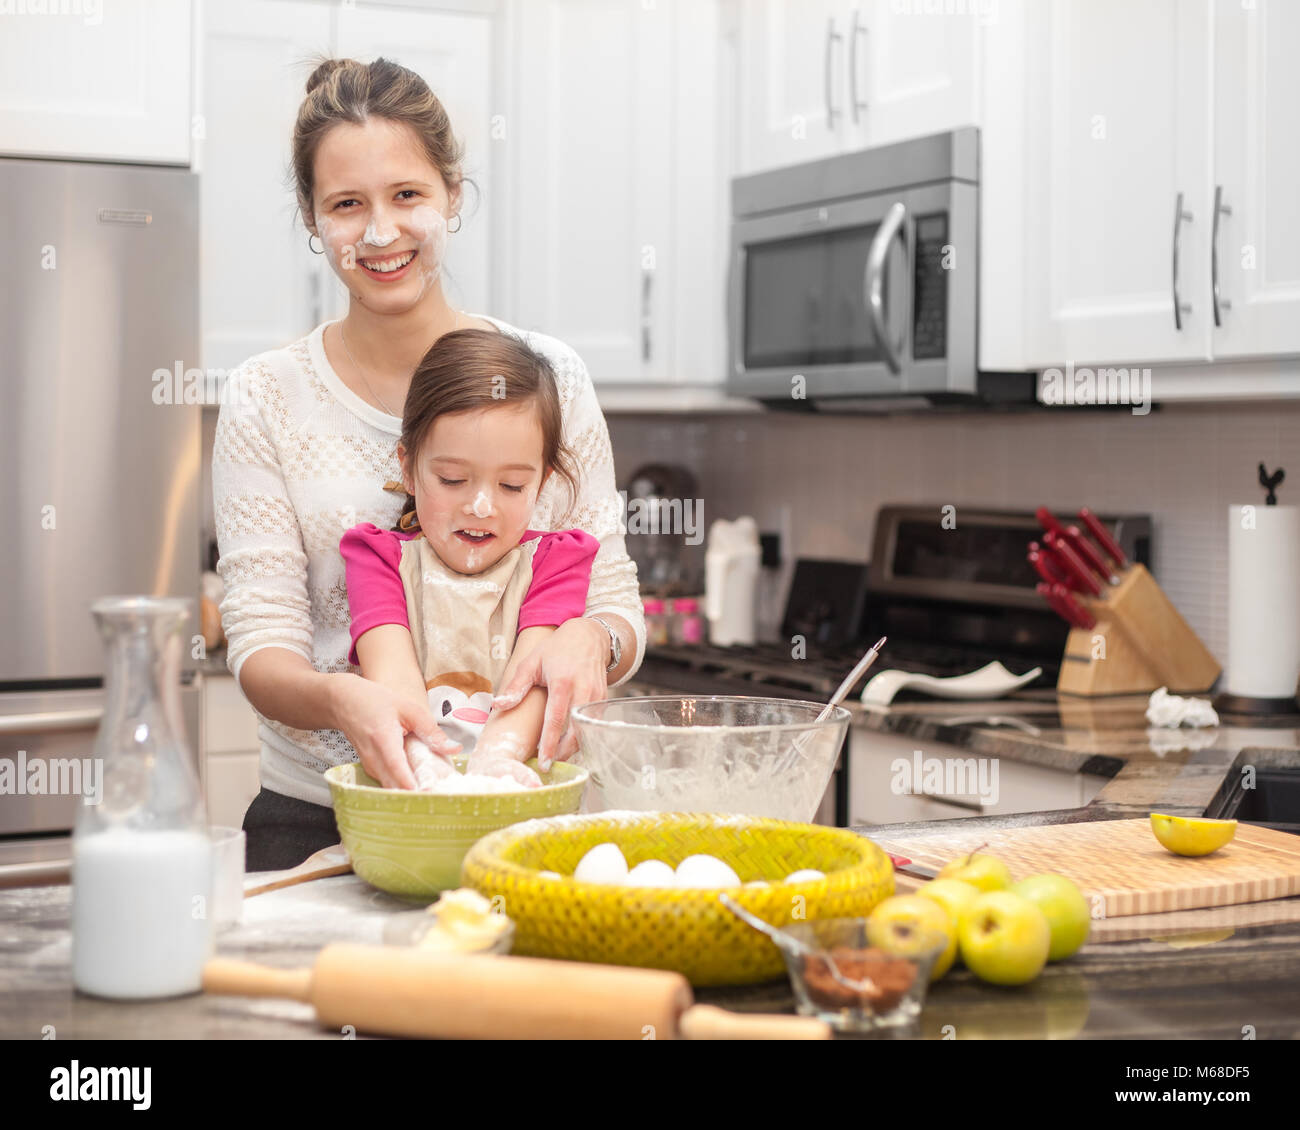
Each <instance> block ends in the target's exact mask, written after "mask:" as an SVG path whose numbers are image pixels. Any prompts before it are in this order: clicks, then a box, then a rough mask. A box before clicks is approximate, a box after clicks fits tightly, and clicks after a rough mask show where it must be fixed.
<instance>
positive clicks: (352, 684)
mask: <svg viewBox="0 0 1300 1130" xmlns="http://www.w3.org/2000/svg"><path fill="white" fill-rule="evenodd" d="M332 682H333V683H334V684H335V686H334V688H333V690H334V719H335V725H336V726H337V728H338V729H340V730H342V731H343V733H344V735H345V736H346V737H347V739H348V741H350V742H351V743H352V747H353V749H355V750H356V751H357V756H358V757H359V758H360V759H361V768H362V769H364V770H365V771H366V772H367V773H369V774H370V775H371V776H372V777H373V778H374V779H375V780H376V781H378V782H379V783H380V784H381V785H382V786H383V787H384V788H386V789H414V788H415V787H416V779H415V773H414V772H413V771H412V768H411V765H410V762H409V761H408V760H407V754H406V750H405V748H404V746H405V741H404V739H405V737H406V735H407V734H414V735H415V736H416V737H417V738H419V739H420V740H421V741H423V742H424V743H425V744H426V745H427V746H428V747H429V748H430V749H431V750H432V751H433V753H435V754H438V755H441V756H442V757H444V758H446V757H450V756H451V755H452V754H453V753H455V752H456V751H457V750H459V749H460V745H459V743H457V742H453V741H451V739H449V738H448V737H447V736H446V735H445V734H444V733H443V732H442V731H441V730H440V729H438V724H437V722H436V721H435V720H434V717H433V713H432V712H431V711H430V710H429V706H428V703H423V704H422V703H419V702H415V701H413V700H411V699H408V698H404V697H402V696H401V695H398V694H396V693H394V692H393V691H390V690H389V689H388V688H387V687H385V686H383V685H382V684H381V683H375V682H371V681H370V680H369V679H363V678H362V677H361V676H360V675H354V674H352V673H351V672H347V673H342V674H338V675H334V676H332Z"/></svg>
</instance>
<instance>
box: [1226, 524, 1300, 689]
mask: <svg viewBox="0 0 1300 1130" xmlns="http://www.w3.org/2000/svg"><path fill="white" fill-rule="evenodd" d="M1227 666H1228V669H1227V673H1226V675H1225V679H1224V681H1225V688H1226V690H1227V691H1228V693H1229V694H1236V695H1244V696H1247V697H1250V698H1289V697H1291V696H1293V695H1294V694H1295V693H1296V681H1297V680H1298V679H1300V508H1297V507H1295V506H1229V507H1228V665H1227Z"/></svg>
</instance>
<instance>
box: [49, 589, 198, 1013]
mask: <svg viewBox="0 0 1300 1130" xmlns="http://www.w3.org/2000/svg"><path fill="white" fill-rule="evenodd" d="M189 604H190V602H189V601H186V600H178V599H164V598H154V597H109V598H106V599H103V600H98V601H96V602H95V603H94V604H93V605H92V606H91V612H92V613H93V614H94V617H95V623H96V625H97V626H98V628H99V632H100V635H101V636H102V637H103V639H104V649H105V653H106V658H107V665H106V670H105V678H104V717H103V719H102V720H101V722H100V724H99V732H98V734H97V736H96V738H95V745H94V749H93V751H92V759H93V760H92V765H94V766H95V768H96V770H97V772H98V773H100V774H102V779H101V780H100V785H99V789H98V792H99V797H98V801H97V802H96V801H94V800H92V799H91V798H89V797H87V798H86V800H87V803H83V804H81V805H79V806H78V809H77V820H76V827H75V830H74V834H73V838H72V978H73V984H74V985H75V986H76V987H77V988H78V989H79V990H81V991H82V992H86V993H93V994H94V995H96V996H102V997H112V998H116V999H144V998H151V997H168V996H176V995H178V994H181V993H192V992H197V991H198V990H199V988H200V982H201V978H202V972H203V964H204V962H205V961H206V960H207V959H208V957H209V956H210V955H211V952H212V928H211V915H210V911H211V906H210V904H211V900H212V844H211V841H210V839H209V837H208V831H207V825H206V821H205V814H204V809H203V795H202V791H201V789H200V787H199V779H198V774H197V772H196V771H195V765H194V759H193V757H192V755H191V754H190V752H189V750H188V749H187V748H186V745H185V738H184V728H183V726H182V723H181V712H180V694H179V689H180V670H181V656H182V652H183V648H184V646H185V640H184V639H183V637H182V635H181V632H182V629H183V628H184V626H185V624H186V622H187V620H188V618H189ZM97 779H98V778H97Z"/></svg>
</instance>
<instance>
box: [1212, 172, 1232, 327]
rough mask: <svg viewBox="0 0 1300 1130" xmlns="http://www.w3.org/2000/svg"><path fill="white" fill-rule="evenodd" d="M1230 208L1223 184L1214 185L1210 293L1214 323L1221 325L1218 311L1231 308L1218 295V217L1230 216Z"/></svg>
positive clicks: (1226, 300)
mask: <svg viewBox="0 0 1300 1130" xmlns="http://www.w3.org/2000/svg"><path fill="white" fill-rule="evenodd" d="M1231 215H1232V209H1231V208H1230V207H1228V205H1227V204H1225V203H1224V202H1223V185H1221V184H1216V185H1215V186H1214V219H1213V221H1212V226H1211V230H1210V293H1211V295H1212V296H1213V298H1214V324H1215V325H1216V326H1221V325H1223V320H1222V319H1221V318H1220V316H1219V315H1220V311H1227V310H1231V309H1232V302H1231V300H1230V299H1227V298H1222V297H1220V295H1219V217H1220V216H1231Z"/></svg>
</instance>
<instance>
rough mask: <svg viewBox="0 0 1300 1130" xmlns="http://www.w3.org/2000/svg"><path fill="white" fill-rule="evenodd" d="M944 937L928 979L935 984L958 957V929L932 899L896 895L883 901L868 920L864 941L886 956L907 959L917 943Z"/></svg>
mask: <svg viewBox="0 0 1300 1130" xmlns="http://www.w3.org/2000/svg"><path fill="white" fill-rule="evenodd" d="M934 933H937V934H941V935H943V937H944V939H945V941H946V944H945V945H944V948H943V953H941V954H940V955H939V958H938V960H937V961H936V962H935V963H934V965H933V967H932V968H931V969H930V980H931V981H937V980H939V978H940V977H942V976H943V975H944V974H945V973H947V972H948V970H949V969H950V968H951V967H952V963H953V959H954V958H955V957H956V956H957V928H956V927H955V926H954V925H953V922H952V919H951V918H949V917H948V912H947V911H946V910H944V909H943V907H941V906H940V905H939V904H938V903H936V902H935V901H934V900H933V899H923V898H920V897H918V896H917V895H895V896H893V897H892V898H887V899H885V901H884V902H882V903H881V904H880V905H879V906H877V907H876V909H875V910H873V911H872V912H871V917H869V918H868V919H867V941H868V942H870V943H871V944H872V945H873V946H876V947H878V948H879V949H882V950H885V951H886V952H887V953H892V954H897V955H901V956H910V955H911V954H913V953H915V952H916V950H917V947H918V942H921V943H923V942H924V940H925V939H926V938H927V937H929V936H930V935H931V934H934Z"/></svg>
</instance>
